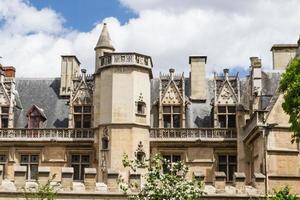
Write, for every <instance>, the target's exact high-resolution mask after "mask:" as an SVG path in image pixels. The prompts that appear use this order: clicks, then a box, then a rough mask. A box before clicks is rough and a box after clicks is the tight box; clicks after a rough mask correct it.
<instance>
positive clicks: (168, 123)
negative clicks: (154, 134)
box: [163, 115, 171, 128]
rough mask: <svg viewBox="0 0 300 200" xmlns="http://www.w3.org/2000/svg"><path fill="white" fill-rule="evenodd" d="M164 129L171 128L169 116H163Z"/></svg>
mask: <svg viewBox="0 0 300 200" xmlns="http://www.w3.org/2000/svg"><path fill="white" fill-rule="evenodd" d="M163 120H164V128H171V115H164V116H163Z"/></svg>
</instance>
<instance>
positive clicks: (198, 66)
mask: <svg viewBox="0 0 300 200" xmlns="http://www.w3.org/2000/svg"><path fill="white" fill-rule="evenodd" d="M206 61H207V56H190V57H189V64H190V65H191V73H190V82H191V84H190V85H191V94H190V99H191V100H198V101H206V98H207V97H206V93H207V92H206V80H205V64H206Z"/></svg>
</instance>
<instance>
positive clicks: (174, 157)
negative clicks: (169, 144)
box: [163, 154, 181, 173]
mask: <svg viewBox="0 0 300 200" xmlns="http://www.w3.org/2000/svg"><path fill="white" fill-rule="evenodd" d="M163 158H164V159H165V160H167V161H168V162H169V163H170V164H171V165H172V164H173V163H176V162H179V161H181V155H180V154H166V155H163ZM163 172H164V173H169V172H170V171H169V167H168V166H167V163H164V164H163Z"/></svg>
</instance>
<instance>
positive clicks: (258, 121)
mask: <svg viewBox="0 0 300 200" xmlns="http://www.w3.org/2000/svg"><path fill="white" fill-rule="evenodd" d="M265 114H266V111H255V112H254V113H253V114H252V116H251V118H250V119H249V120H247V122H246V125H245V126H244V132H245V135H249V134H250V133H252V132H253V131H254V130H255V129H256V128H257V127H260V126H264V123H265Z"/></svg>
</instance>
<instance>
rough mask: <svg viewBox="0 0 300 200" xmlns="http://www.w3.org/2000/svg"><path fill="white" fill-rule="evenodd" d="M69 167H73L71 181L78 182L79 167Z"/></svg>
mask: <svg viewBox="0 0 300 200" xmlns="http://www.w3.org/2000/svg"><path fill="white" fill-rule="evenodd" d="M71 167H73V169H74V177H73V179H74V180H80V178H79V175H80V174H79V165H72V166H71Z"/></svg>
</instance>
